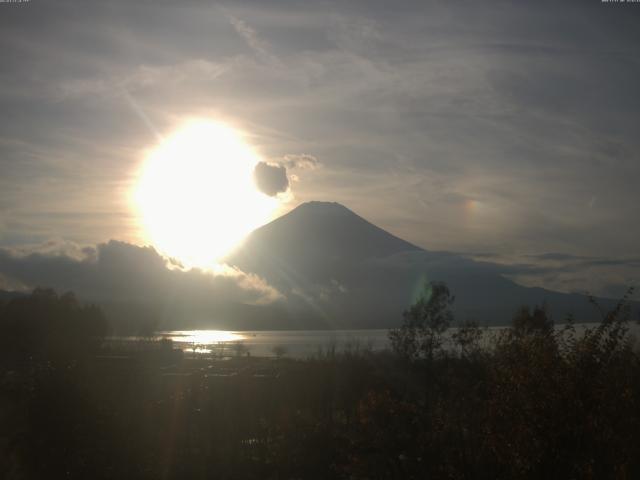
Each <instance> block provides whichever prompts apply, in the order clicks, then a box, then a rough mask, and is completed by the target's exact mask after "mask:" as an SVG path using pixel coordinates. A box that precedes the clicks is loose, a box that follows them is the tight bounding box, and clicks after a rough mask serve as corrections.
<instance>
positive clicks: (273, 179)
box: [253, 162, 289, 197]
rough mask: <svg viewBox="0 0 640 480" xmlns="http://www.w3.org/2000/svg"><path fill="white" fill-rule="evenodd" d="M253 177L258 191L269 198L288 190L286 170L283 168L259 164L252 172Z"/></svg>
mask: <svg viewBox="0 0 640 480" xmlns="http://www.w3.org/2000/svg"><path fill="white" fill-rule="evenodd" d="M253 176H254V179H255V182H256V185H257V186H258V188H259V189H260V191H261V192H263V193H266V194H267V195H269V196H270V197H273V196H274V195H277V194H278V193H281V192H286V191H287V189H288V188H289V179H288V178H287V168H286V167H284V166H281V165H274V164H271V163H266V162H259V163H258V164H257V165H256V168H255V170H254V171H253Z"/></svg>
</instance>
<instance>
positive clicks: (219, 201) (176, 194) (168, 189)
mask: <svg viewBox="0 0 640 480" xmlns="http://www.w3.org/2000/svg"><path fill="white" fill-rule="evenodd" d="M259 161H260V158H259V156H258V155H257V154H256V153H255V152H254V151H253V150H252V148H251V147H250V146H249V145H248V144H247V143H245V141H244V140H243V139H242V137H241V136H240V134H239V133H238V132H237V131H235V130H233V129H232V128H230V127H228V126H225V125H223V124H220V123H214V122H209V121H196V122H190V123H188V124H186V125H185V126H183V127H182V128H180V129H179V130H178V131H176V132H175V133H174V134H173V135H171V136H170V137H169V138H167V139H166V140H164V141H162V142H161V143H160V144H159V145H158V146H157V147H156V148H155V149H154V150H153V151H152V152H151V153H150V155H149V156H148V157H147V158H146V160H145V162H144V165H143V168H142V171H141V173H140V176H139V179H138V182H137V185H136V187H135V190H134V202H135V204H136V207H137V209H138V211H139V215H140V217H141V222H142V227H143V229H144V232H145V236H146V238H147V240H148V241H149V242H151V243H152V244H153V245H154V246H155V247H156V248H157V249H158V250H159V251H160V252H161V253H163V254H165V255H167V256H170V257H173V258H177V259H178V260H180V261H181V262H182V263H183V264H184V265H185V266H187V267H200V268H213V267H215V265H216V263H217V262H218V261H219V260H220V259H221V258H222V257H224V256H225V254H227V253H229V252H230V251H231V250H232V249H233V248H234V247H235V246H236V245H238V243H239V242H240V241H241V240H242V239H243V238H244V237H245V236H246V235H247V234H248V233H249V232H251V231H252V230H253V229H255V228H257V227H259V226H260V225H262V224H264V223H266V222H268V221H269V220H271V218H272V216H273V214H274V212H275V211H276V209H277V207H278V205H279V200H278V198H276V197H269V196H267V195H265V194H264V193H262V192H259V191H258V190H257V189H256V187H255V184H254V181H253V171H254V168H255V166H256V164H257V163H258V162H259Z"/></svg>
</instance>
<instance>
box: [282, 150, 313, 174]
mask: <svg viewBox="0 0 640 480" xmlns="http://www.w3.org/2000/svg"><path fill="white" fill-rule="evenodd" d="M282 163H283V164H284V166H286V167H287V168H288V169H290V170H291V169H294V168H300V169H308V170H314V169H316V168H318V167H319V166H320V161H319V160H318V159H317V158H316V157H314V156H313V155H309V154H308V153H300V154H292V153H289V154H287V155H285V156H284V159H283V162H282Z"/></svg>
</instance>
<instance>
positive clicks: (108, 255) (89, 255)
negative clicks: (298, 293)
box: [0, 240, 281, 306]
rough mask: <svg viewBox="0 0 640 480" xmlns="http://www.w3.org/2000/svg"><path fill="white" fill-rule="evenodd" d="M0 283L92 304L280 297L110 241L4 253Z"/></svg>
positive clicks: (251, 282)
mask: <svg viewBox="0 0 640 480" xmlns="http://www.w3.org/2000/svg"><path fill="white" fill-rule="evenodd" d="M0 277H4V278H5V279H6V280H7V283H9V284H10V282H13V283H14V284H20V285H23V286H24V287H26V288H33V287H36V286H46V287H52V288H55V289H57V290H59V291H67V290H71V291H74V292H75V293H77V294H78V295H79V296H80V297H81V298H83V299H86V300H94V301H105V300H116V301H126V300H139V301H148V302H153V303H158V304H163V303H165V302H167V301H170V299H176V298H178V297H180V298H181V301H185V302H191V303H193V304H197V305H201V306H203V305H210V304H212V303H213V304H216V303H222V302H239V303H249V304H267V303H272V302H275V301H277V300H278V299H280V298H281V295H280V293H279V292H278V291H276V290H275V289H274V288H272V287H271V286H269V285H268V284H267V283H266V282H265V281H264V280H262V279H260V278H259V277H257V276H255V275H252V274H247V273H244V272H242V271H240V270H238V269H234V268H230V267H228V268H223V269H221V270H220V271H219V272H215V273H210V272H205V271H202V270H198V269H192V270H182V269H180V268H178V267H177V266H176V264H175V263H171V262H168V261H167V259H166V258H164V257H162V256H161V255H159V254H158V253H157V252H156V251H155V250H154V249H153V248H151V247H138V246H135V245H131V244H128V243H124V242H117V241H113V240H112V241H110V242H108V243H103V244H99V245H97V246H96V247H90V248H84V249H76V250H75V251H74V252H73V254H72V253H70V252H69V250H68V249H67V250H61V251H58V252H54V251H52V250H51V248H50V245H45V248H44V249H43V250H41V251H34V252H32V253H26V252H24V251H22V252H16V251H13V250H9V249H6V248H0Z"/></svg>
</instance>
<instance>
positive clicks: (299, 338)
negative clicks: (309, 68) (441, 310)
mask: <svg viewBox="0 0 640 480" xmlns="http://www.w3.org/2000/svg"><path fill="white" fill-rule="evenodd" d="M596 325H597V324H593V323H592V324H575V328H576V332H578V333H580V332H583V331H584V330H585V328H587V327H594V326H596ZM562 327H563V325H556V328H558V329H560V328H562ZM505 328H507V327H503V326H497V327H489V328H487V329H486V331H485V335H484V336H483V343H485V344H488V343H489V342H490V340H491V339H492V338H493V337H494V336H495V335H497V334H498V333H499V332H500V331H502V330H504V329H505ZM456 330H457V329H456V328H453V327H452V328H450V329H449V330H448V331H447V333H446V334H445V336H444V338H445V348H446V342H447V339H448V338H450V336H451V335H452V334H453V333H454V332H455V331H456ZM629 330H630V332H631V334H632V335H634V336H635V337H636V338H638V337H639V335H638V333H639V331H640V328H639V327H638V325H637V324H635V323H630V324H629ZM388 332H389V330H387V329H370V330H366V329H363V330H262V331H228V330H169V331H162V332H158V338H167V339H171V340H172V341H173V342H174V345H175V346H176V347H177V348H180V349H182V350H183V351H185V353H187V354H194V355H197V354H201V355H209V354H213V355H220V356H228V355H236V354H239V353H240V354H243V355H246V354H247V352H248V353H249V354H250V355H253V356H259V357H269V356H274V355H276V353H275V349H276V348H278V349H279V350H280V353H281V354H283V355H286V356H288V357H293V358H306V357H310V356H315V355H317V354H318V353H322V352H327V351H328V350H330V349H335V350H336V351H338V352H341V351H344V350H345V349H351V350H353V349H361V350H362V349H368V350H372V351H381V350H385V349H389V348H390V342H389V338H388Z"/></svg>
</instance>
